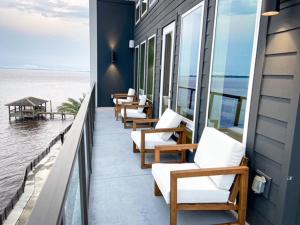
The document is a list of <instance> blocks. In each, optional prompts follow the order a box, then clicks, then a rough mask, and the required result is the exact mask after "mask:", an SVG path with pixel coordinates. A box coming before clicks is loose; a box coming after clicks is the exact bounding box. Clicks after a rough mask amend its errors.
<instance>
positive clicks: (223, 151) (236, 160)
mask: <svg viewBox="0 0 300 225" xmlns="http://www.w3.org/2000/svg"><path fill="white" fill-rule="evenodd" d="M244 155H245V147H244V146H243V145H242V143H240V142H238V141H236V140H234V139H233V138H231V137H229V136H228V135H226V134H224V133H222V132H220V131H218V130H217V129H215V128H212V127H206V128H205V129H204V131H203V133H202V136H201V139H200V142H199V146H198V148H197V152H196V155H195V158H194V161H195V163H196V164H197V165H198V166H199V167H200V168H219V167H230V166H239V165H240V163H241V160H242V158H243V156H244ZM234 177H235V175H221V176H211V177H210V178H211V179H212V180H213V182H214V183H215V184H216V186H217V187H218V188H220V189H224V190H229V189H230V187H231V185H232V183H233V180H234Z"/></svg>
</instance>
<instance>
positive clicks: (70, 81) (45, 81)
mask: <svg viewBox="0 0 300 225" xmlns="http://www.w3.org/2000/svg"><path fill="white" fill-rule="evenodd" d="M88 90H89V73H88V72H57V71H40V70H15V69H9V70H3V69H0V214H2V210H3V209H4V208H5V206H6V205H7V204H8V203H9V201H10V199H11V198H12V197H13V196H14V194H15V193H16V189H17V188H18V187H19V186H20V185H21V183H22V180H23V176H24V170H25V168H26V166H27V165H28V164H29V163H30V162H31V161H32V160H33V158H35V157H36V156H37V155H39V153H41V152H42V151H43V150H44V149H45V148H46V147H47V146H48V144H49V142H50V141H51V140H52V138H53V137H55V136H56V135H57V134H59V132H60V131H62V130H63V129H64V128H65V127H67V126H68V125H69V124H70V123H71V122H72V118H68V119H66V120H64V121H62V120H60V119H59V117H57V118H56V119H54V120H49V119H47V120H39V121H27V122H20V121H19V122H15V121H14V120H12V122H11V123H9V120H8V109H7V107H6V106H5V104H6V103H9V102H12V101H14V100H17V99H20V98H24V97H28V96H34V97H38V98H42V99H47V100H51V101H52V108H53V111H56V107H57V106H58V105H59V104H60V103H62V102H63V101H65V100H66V99H67V98H69V97H72V98H76V99H78V98H79V97H80V96H82V94H83V93H84V92H88Z"/></svg>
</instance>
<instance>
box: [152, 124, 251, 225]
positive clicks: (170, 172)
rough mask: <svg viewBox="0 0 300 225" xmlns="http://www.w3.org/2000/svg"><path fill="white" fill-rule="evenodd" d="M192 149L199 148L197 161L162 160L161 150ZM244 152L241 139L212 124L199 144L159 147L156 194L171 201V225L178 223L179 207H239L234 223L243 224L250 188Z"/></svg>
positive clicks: (192, 208) (156, 157) (181, 208)
mask: <svg viewBox="0 0 300 225" xmlns="http://www.w3.org/2000/svg"><path fill="white" fill-rule="evenodd" d="M190 149H194V150H195V149H197V152H196V154H195V157H194V163H182V164H178V163H177V164H165V163H160V153H161V152H168V151H174V150H178V151H183V152H185V151H188V150H190ZM244 154H245V147H244V146H243V145H242V144H241V143H240V142H238V141H236V140H234V139H232V138H230V137H229V136H227V135H226V134H224V133H222V132H220V131H218V130H216V129H214V128H209V127H206V128H205V129H204V131H203V134H202V137H201V140H200V142H199V145H197V144H185V145H175V146H157V147H156V149H155V161H156V163H155V164H153V165H152V175H153V177H154V180H155V195H156V196H159V195H162V196H163V197H164V199H165V201H166V203H167V204H170V210H171V214H170V224H171V225H176V224H177V211H178V210H237V211H238V219H237V223H235V224H239V225H244V224H245V220H246V208H247V190H248V167H247V166H246V164H247V160H246V158H243V156H244ZM236 175H237V176H236ZM238 195H239V198H238V199H237V196H238Z"/></svg>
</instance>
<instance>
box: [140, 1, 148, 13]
mask: <svg viewBox="0 0 300 225" xmlns="http://www.w3.org/2000/svg"><path fill="white" fill-rule="evenodd" d="M147 7H148V0H142V7H141V11H142V13H141V14H142V16H144V15H145V13H146V12H147Z"/></svg>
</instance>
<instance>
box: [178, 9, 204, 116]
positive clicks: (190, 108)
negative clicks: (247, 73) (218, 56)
mask: <svg viewBox="0 0 300 225" xmlns="http://www.w3.org/2000/svg"><path fill="white" fill-rule="evenodd" d="M202 15H203V6H199V7H197V8H195V9H194V10H192V11H191V12H190V13H188V14H187V15H185V16H183V17H182V22H181V23H182V25H181V38H180V40H181V42H180V53H179V54H180V55H179V57H180V61H179V72H178V90H177V92H178V96H177V112H178V113H179V114H180V115H182V116H184V117H185V118H187V119H189V120H191V121H193V120H194V109H195V96H196V84H197V78H198V73H199V72H198V64H199V56H200V55H199V52H200V47H201V30H202V23H201V22H199V21H202Z"/></svg>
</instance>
